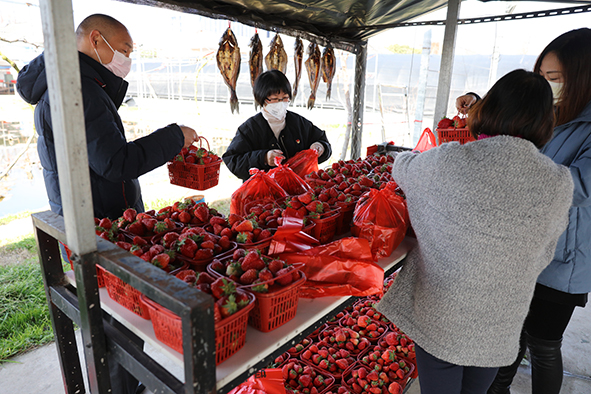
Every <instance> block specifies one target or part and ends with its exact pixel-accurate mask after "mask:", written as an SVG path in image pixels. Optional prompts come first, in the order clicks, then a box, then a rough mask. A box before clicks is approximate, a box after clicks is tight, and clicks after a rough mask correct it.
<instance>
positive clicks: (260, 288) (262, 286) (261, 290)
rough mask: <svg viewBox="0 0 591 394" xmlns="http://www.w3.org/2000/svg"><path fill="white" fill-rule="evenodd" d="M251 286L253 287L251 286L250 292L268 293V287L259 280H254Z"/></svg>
mask: <svg viewBox="0 0 591 394" xmlns="http://www.w3.org/2000/svg"><path fill="white" fill-rule="evenodd" d="M253 285H255V286H252V287H251V290H252V291H254V292H256V293H267V292H268V291H269V285H268V284H266V283H261V280H260V279H257V280H255V281H254V282H253Z"/></svg>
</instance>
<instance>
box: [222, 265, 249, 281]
mask: <svg viewBox="0 0 591 394" xmlns="http://www.w3.org/2000/svg"><path fill="white" fill-rule="evenodd" d="M243 273H244V271H243V270H242V267H241V266H240V263H238V262H235V261H233V262H231V263H230V264H228V265H227V266H226V276H230V277H232V276H236V277H240V276H242V274H243ZM255 279H256V278H255ZM253 281H254V279H253ZM251 283H252V282H251Z"/></svg>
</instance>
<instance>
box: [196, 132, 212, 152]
mask: <svg viewBox="0 0 591 394" xmlns="http://www.w3.org/2000/svg"><path fill="white" fill-rule="evenodd" d="M197 139H198V140H199V147H200V148H203V141H205V143H206V144H207V151H208V152H209V151H210V150H211V148H210V147H209V141H208V140H207V138H205V137H204V136H202V135H198V136H197Z"/></svg>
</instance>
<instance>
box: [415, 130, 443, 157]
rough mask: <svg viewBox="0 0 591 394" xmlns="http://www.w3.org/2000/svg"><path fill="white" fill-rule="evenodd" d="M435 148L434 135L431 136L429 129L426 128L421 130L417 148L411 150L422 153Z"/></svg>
mask: <svg viewBox="0 0 591 394" xmlns="http://www.w3.org/2000/svg"><path fill="white" fill-rule="evenodd" d="M436 146H437V144H436V143H435V134H433V132H432V131H431V129H430V128H426V129H425V130H423V134H421V138H419V142H417V146H415V148H414V149H413V150H415V151H419V152H424V151H427V150H429V149H431V148H435V147H436Z"/></svg>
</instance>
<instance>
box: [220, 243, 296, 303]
mask: <svg viewBox="0 0 591 394" xmlns="http://www.w3.org/2000/svg"><path fill="white" fill-rule="evenodd" d="M208 270H210V272H211V271H213V272H215V273H217V274H219V275H223V276H226V277H228V278H230V279H231V280H233V281H235V282H236V283H238V284H240V285H242V286H248V287H249V290H252V291H254V292H258V293H267V292H269V291H272V290H275V289H277V288H282V287H285V286H289V285H290V284H292V283H293V282H295V281H297V280H299V279H300V278H301V273H300V271H299V270H297V269H296V267H295V266H293V265H291V264H287V263H286V262H285V261H283V260H280V259H275V258H271V257H267V256H263V255H262V254H261V252H260V250H257V249H252V250H246V249H243V248H238V249H236V250H235V251H234V253H233V254H232V257H231V258H228V259H225V261H224V262H221V261H220V260H217V259H214V260H213V261H212V262H211V264H210V265H209V266H208Z"/></svg>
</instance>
